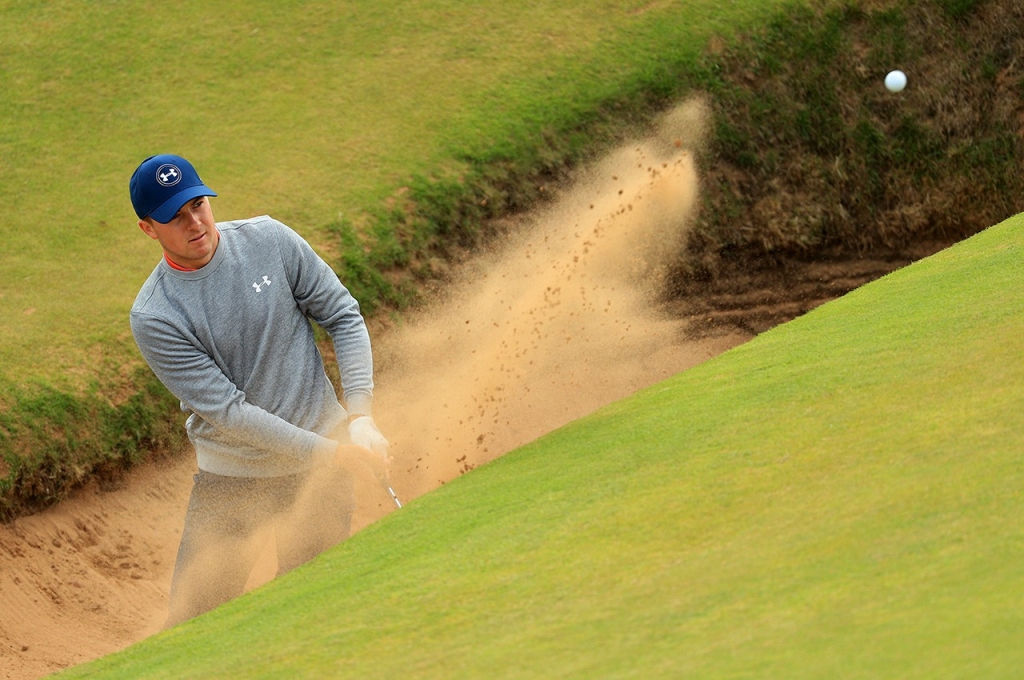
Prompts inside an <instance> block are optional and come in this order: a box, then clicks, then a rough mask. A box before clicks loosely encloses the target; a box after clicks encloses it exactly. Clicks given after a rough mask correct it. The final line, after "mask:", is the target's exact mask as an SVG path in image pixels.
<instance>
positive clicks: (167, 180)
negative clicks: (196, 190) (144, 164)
mask: <svg viewBox="0 0 1024 680" xmlns="http://www.w3.org/2000/svg"><path fill="white" fill-rule="evenodd" d="M156 181H157V182H160V184H163V185H164V186H165V187H173V186H174V185H175V184H177V183H178V182H180V181H181V170H178V168H177V167H175V166H173V165H171V164H170V163H166V164H164V165H161V166H160V167H159V168H157V169H156Z"/></svg>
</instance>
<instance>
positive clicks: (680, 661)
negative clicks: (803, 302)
mask: <svg viewBox="0 0 1024 680" xmlns="http://www.w3.org/2000/svg"><path fill="white" fill-rule="evenodd" d="M1022 282H1024V215H1021V216H1018V217H1016V218H1013V219H1011V220H1009V221H1007V222H1005V223H1003V224H1001V225H998V226H995V227H993V228H991V229H989V230H987V231H985V232H983V233H981V234H980V235H978V236H976V237H974V238H972V239H970V240H968V241H966V242H964V243H961V244H959V245H957V246H956V247H954V248H951V249H949V250H947V251H944V252H942V253H940V254H938V255H936V256H934V257H931V258H929V259H927V260H924V261H921V262H919V263H916V264H914V265H912V266H910V267H907V268H905V269H902V270H899V271H897V272H895V273H893V274H891V275H889V276H887V277H885V278H883V279H881V280H879V281H876V282H874V283H871V284H869V285H867V286H865V287H863V288H861V289H858V290H856V291H854V292H853V293H850V294H849V295H847V296H846V297H844V298H841V299H839V300H837V301H834V302H832V303H829V304H827V305H824V306H822V307H820V308H818V309H817V310H815V311H813V312H811V313H809V314H807V315H805V316H803V317H801V318H799V319H797V320H795V321H793V322H791V323H788V324H785V325H783V326H780V327H778V328H776V329H774V330H772V331H770V332H767V333H765V334H763V335H761V336H759V337H758V338H756V339H755V340H753V341H751V342H750V343H748V344H746V345H743V346H741V347H738V348H736V349H734V350H732V351H730V352H727V353H726V354H724V355H722V356H720V357H718V358H716V359H713V360H711V361H708V362H707V363H705V364H703V365H701V366H698V367H697V368H694V369H692V370H689V371H687V372H684V373H682V374H680V375H678V376H676V377H674V378H672V379H670V380H668V381H666V382H664V383H662V384H659V385H656V386H654V387H652V388H649V389H647V390H645V391H642V392H640V393H638V394H636V395H634V396H633V397H631V398H629V399H627V400H625V401H622V402H619V403H617V404H614V405H612V406H609V407H607V408H604V409H602V410H601V411H599V412H597V413H595V414H593V415H591V416H589V417H586V418H584V419H582V420H579V421H577V422H575V423H572V424H570V425H569V426H567V427H564V428H562V429H560V430H558V431H556V432H554V433H552V434H550V435H548V436H546V437H543V438H542V439H540V440H538V441H536V442H534V443H533V444H531V445H528V446H526V447H524V448H522V449H519V450H517V451H515V452H512V453H510V454H508V455H506V456H504V457H503V458H500V459H498V460H497V461H495V462H493V463H491V464H489V465H486V466H483V467H481V468H478V469H476V470H474V471H473V472H471V473H469V474H467V475H465V476H463V477H461V478H459V479H458V480H456V481H455V482H454V483H451V484H449V485H447V486H445V487H442V488H441V489H439V490H438V491H436V492H433V493H430V494H428V495H427V496H424V497H422V498H419V499H416V500H415V501H413V502H411V503H409V504H408V505H407V506H406V507H405V508H404V509H402V510H401V511H398V512H395V513H394V514H392V515H389V516H388V517H387V518H385V519H384V520H382V521H380V522H379V523H377V524H375V525H372V526H371V527H369V528H367V529H366V530H364V531H363V532H361V533H359V534H357V535H356V536H355V537H353V538H352V539H350V540H349V541H347V542H345V543H343V544H341V545H340V546H338V547H337V548H335V549H333V550H331V551H329V552H328V553H326V554H324V555H323V556H321V557H320V558H318V559H317V560H315V561H314V562H313V563H311V564H309V565H307V566H305V567H303V568H301V569H299V570H298V571H296V572H294V573H292V574H289V575H286V576H284V577H282V578H280V579H278V580H277V581H275V582H272V583H270V584H268V585H267V586H265V587H263V588H261V589H259V590H257V591H255V592H253V593H251V594H249V595H247V596H245V597H242V598H240V599H238V600H236V601H234V602H232V603H229V604H227V605H225V606H223V607H222V608H220V609H218V610H216V611H214V612H212V613H210V614H208V615H206V616H203V617H200V618H198V619H196V620H193V621H191V622H189V623H187V624H185V625H182V626H180V627H178V628H176V629H173V630H171V631H168V632H165V633H162V634H160V635H158V636H155V637H153V638H150V639H148V640H145V641H143V642H142V643H140V644H137V645H135V646H133V647H131V648H129V649H128V650H126V651H124V652H122V653H118V654H115V655H113V656H110V657H107V658H104V659H102V660H99V661H97V662H95V663H91V664H88V665H86V666H83V667H79V668H76V669H72V670H71V671H70V672H68V673H66V675H65V676H63V677H69V678H71V677H90V678H135V677H146V678H181V677H204V678H212V677H223V678H228V677H231V678H238V677H245V678H260V677H266V678H271V677H306V678H322V677H356V678H382V679H383V678H388V679H391V678H553V677H558V678H645V679H646V678H678V677H694V678H747V677H749V678H929V679H931V678H959V677H984V678H1010V677H1018V676H1019V672H1020V669H1021V668H1022V667H1024V645H1021V644H1020V641H1021V640H1020V631H1021V630H1022V629H1024V528H1022V524H1021V522H1020V518H1021V516H1022V513H1024V496H1022V494H1021V491H1020V490H1021V488H1022V486H1024V465H1022V464H1021V450H1022V448H1024V419H1022V418H1021V415H1020V404H1021V402H1022V399H1024V362H1022V360H1021V357H1022V356H1024V337H1022V334H1021V332H1020V331H1021V328H1022V327H1024V296H1022V295H1021V293H1020V291H1021V288H1022Z"/></svg>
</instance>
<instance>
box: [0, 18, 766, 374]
mask: <svg viewBox="0 0 1024 680" xmlns="http://www.w3.org/2000/svg"><path fill="white" fill-rule="evenodd" d="M782 4H783V0H758V1H757V2H742V3H740V2H726V3H722V2H718V1H715V0H687V1H686V2H683V3H665V2H654V3H645V2H640V1H639V0H636V1H633V2H626V3H622V2H611V1H610V0H586V1H584V0H568V1H567V0H559V1H557V2H556V1H554V0H538V1H536V2H531V3H525V4H524V3H500V2H465V1H463V2H455V1H453V0H449V1H444V2H425V1H422V0H420V1H415V0H412V1H407V2H389V3H378V2H368V1H363V0H354V1H351V2H345V3H333V2H325V1H315V2H302V3H298V2H279V1H276V0H275V1H274V2H258V3H246V4H244V5H243V4H238V3H231V2H223V1H221V2H213V3H210V2H202V3H200V2H195V1H194V0H189V1H186V2H179V3H173V4H156V5H154V4H152V3H143V2H119V3H109V2H103V3H83V2H74V1H72V0H58V1H56V2H46V3H43V2H10V1H7V2H0V63H2V64H3V68H2V69H0V91H2V92H3V96H2V97H0V214H2V215H3V217H2V219H0V237H2V238H3V240H4V243H5V247H4V249H3V252H2V253H0V271H3V272H4V283H3V286H2V288H0V317H2V318H3V319H4V324H3V325H2V326H0V384H2V381H7V382H8V383H17V384H24V383H25V382H26V381H30V380H31V379H32V378H40V379H43V380H45V381H47V382H49V383H52V384H54V385H56V386H57V387H59V388H62V389H71V390H74V389H80V388H82V386H83V385H87V384H89V382H90V380H91V379H93V378H95V376H96V375H97V374H99V373H101V372H102V369H101V367H100V366H98V365H97V363H96V362H95V361H94V357H95V356H96V355H97V354H104V355H108V354H109V355H113V356H114V357H115V358H116V360H117V361H118V362H129V361H135V360H137V355H136V354H135V352H134V348H133V347H132V343H131V339H130V337H129V336H128V334H127V324H126V314H127V310H128V308H129V306H130V305H131V302H132V300H133V298H134V295H135V292H136V291H137V289H138V287H139V286H140V285H141V283H142V281H143V280H144V279H145V277H146V275H147V274H148V272H149V271H150V269H151V268H152V266H153V264H154V263H155V261H156V260H157V258H158V254H157V252H158V251H157V250H155V247H154V244H153V243H152V242H150V241H149V240H148V239H146V238H145V237H144V236H142V235H141V233H139V231H138V229H137V228H136V227H135V226H134V225H135V219H136V218H135V216H134V214H133V212H132V210H131V205H130V203H129V200H128V196H127V182H128V178H129V176H130V174H131V172H132V170H133V169H134V168H135V166H136V165H137V163H138V162H139V161H140V160H141V159H142V158H143V157H144V156H146V155H147V154H150V153H153V152H160V151H170V152H176V153H180V154H182V155H186V156H187V157H189V158H190V159H191V160H193V161H194V162H195V164H196V165H197V166H198V168H199V169H200V171H201V173H202V176H203V178H204V179H205V180H206V181H207V182H208V183H209V184H211V185H212V186H213V187H214V188H215V189H216V190H217V191H218V192H219V193H220V197H219V198H218V199H217V200H216V202H215V210H216V215H217V216H218V218H219V219H229V218H239V217H246V216H249V215H253V214H262V213H271V214H273V215H275V216H276V217H278V218H280V219H282V220H284V221H286V222H288V223H289V224H292V225H293V226H294V227H295V228H297V229H298V230H299V231H301V232H302V233H304V234H306V235H307V236H308V237H309V238H310V239H311V240H312V241H313V243H314V244H315V245H316V246H317V247H318V248H319V249H320V250H321V251H322V252H324V253H325V254H326V255H328V256H330V257H336V256H337V255H338V252H337V250H338V246H339V244H338V242H337V240H336V237H335V236H334V235H333V234H332V232H331V231H330V229H329V226H330V225H331V224H334V223H337V222H338V221H339V220H350V221H352V222H353V223H355V224H356V225H357V226H361V225H362V224H363V223H364V222H365V221H366V218H367V216H368V215H372V214H375V213H376V212H379V211H380V210H382V209H385V205H386V199H387V198H388V197H390V196H392V195H394V194H395V193H396V192H397V191H399V190H400V189H401V188H402V187H405V186H408V185H409V184H410V183H411V182H414V181H415V180H416V178H418V177H419V178H425V179H429V178H430V177H433V176H437V177H443V176H445V175H446V173H456V174H458V173H459V172H461V170H462V169H463V168H464V167H465V166H464V163H465V159H467V158H480V157H482V156H487V157H489V158H495V157H504V156H507V157H511V158H516V157H517V155H519V156H522V155H524V154H526V155H529V153H528V151H529V149H534V148H536V147H537V146H538V144H539V142H538V140H539V139H540V138H541V137H542V135H543V133H544V132H545V131H547V132H551V131H554V132H558V131H560V130H564V129H566V128H570V127H572V126H574V125H577V124H579V123H580V122H581V121H583V120H585V119H587V117H588V116H593V115H594V113H595V111H596V110H597V109H598V108H599V107H600V106H601V104H602V103H604V102H605V101H607V100H608V98H609V97H613V98H614V97H620V98H621V97H623V96H627V95H629V93H630V92H633V91H640V90H643V89H644V88H645V87H647V88H649V87H651V83H652V82H654V81H655V80H656V79H657V78H658V77H661V78H664V75H665V74H666V73H671V71H672V69H673V68H675V67H676V66H678V64H679V63H680V62H681V61H683V60H685V59H688V58H692V57H693V56H694V55H696V54H697V53H699V51H700V50H701V49H703V47H704V45H705V44H706V42H707V40H708V39H709V37H710V36H712V35H715V34H720V33H722V34H731V33H732V32H734V31H735V30H738V29H739V28H742V27H744V26H750V25H752V24H753V23H754V22H756V21H757V19H758V18H759V17H763V16H765V15H766V14H767V13H768V12H770V11H773V10H775V9H777V8H778V7H780V6H782ZM658 74H661V75H660V76H659V75H658ZM580 143H581V144H582V143H583V142H580ZM519 160H523V161H527V160H529V159H528V158H519ZM534 160H536V159H534Z"/></svg>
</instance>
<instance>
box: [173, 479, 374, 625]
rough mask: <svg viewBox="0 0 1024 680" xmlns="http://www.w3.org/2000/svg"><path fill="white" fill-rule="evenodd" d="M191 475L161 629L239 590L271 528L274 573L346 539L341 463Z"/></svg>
mask: <svg viewBox="0 0 1024 680" xmlns="http://www.w3.org/2000/svg"><path fill="white" fill-rule="evenodd" d="M193 479H194V481H195V483H194V485H193V487H192V495H191V496H190V497H189V501H188V511H187V512H186V514H185V529H184V531H183V533H182V536H181V545H180V546H179V547H178V558H177V561H176V562H175V565H174V576H173V577H172V580H171V594H170V602H169V605H168V618H167V623H166V624H165V627H166V628H170V627H171V626H173V625H176V624H178V623H181V622H182V621H185V620H187V619H190V618H192V617H194V616H198V615H199V614H202V613H203V612H205V611H208V610H210V609H213V608H214V607H216V606H218V605H220V604H223V603H224V602H227V601H228V600H230V599H233V598H235V597H238V596H239V595H241V594H242V591H243V590H244V588H245V584H246V582H247V581H248V580H249V575H250V572H251V571H252V568H253V566H255V564H256V561H257V560H258V559H259V556H260V553H261V552H262V550H263V548H264V547H265V546H266V544H267V541H268V540H269V539H270V535H271V531H272V532H273V535H274V538H275V540H276V544H277V564H278V571H277V573H278V575H280V574H283V573H284V572H286V571H289V570H291V569H294V568H295V567H297V566H299V565H300V564H303V563H304V562H308V561H309V560H311V559H312V558H313V557H315V556H316V555H318V554H320V553H321V552H323V551H324V550H326V549H327V548H329V547H331V546H333V545H335V544H337V543H339V542H340V541H343V540H344V539H346V538H348V535H349V531H350V527H351V521H352V508H353V505H354V500H353V490H352V488H353V487H352V477H351V475H350V474H349V473H348V472H347V471H345V470H344V469H342V468H340V467H337V466H333V465H332V466H325V467H320V468H316V469H315V470H313V471H312V472H310V473H308V474H302V475H289V476H285V477H265V478H261V477H224V476H221V475H215V474H212V473H209V472H204V471H202V470H200V471H199V474H197V475H195V476H194V477H193Z"/></svg>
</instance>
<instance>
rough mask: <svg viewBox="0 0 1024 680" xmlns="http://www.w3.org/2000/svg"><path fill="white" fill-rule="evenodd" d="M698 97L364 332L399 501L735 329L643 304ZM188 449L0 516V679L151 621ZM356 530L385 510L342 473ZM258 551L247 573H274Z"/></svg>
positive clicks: (170, 553)
mask: <svg viewBox="0 0 1024 680" xmlns="http://www.w3.org/2000/svg"><path fill="white" fill-rule="evenodd" d="M703 121H704V115H703V110H702V108H701V106H700V104H699V103H692V102H691V103H689V104H686V105H684V106H682V107H680V108H679V109H677V110H675V111H673V112H672V113H671V114H669V115H668V116H666V117H665V119H664V121H663V124H662V126H661V129H660V131H659V133H658V134H657V135H655V136H653V137H652V138H651V139H649V140H647V141H644V142H642V143H637V144H631V145H627V146H626V147H624V148H622V149H620V150H618V151H616V152H615V153H613V154H611V155H610V156H609V157H608V158H607V159H606V160H604V161H603V162H602V163H600V164H598V165H597V166H595V167H594V168H592V169H590V170H588V171H587V172H585V173H584V174H582V175H581V177H580V178H579V180H578V182H577V183H576V185H575V186H574V187H573V188H571V189H566V190H565V192H564V195H563V196H561V197H560V198H558V199H557V200H556V201H555V202H554V203H553V204H552V205H551V206H550V207H549V208H547V209H546V210H544V211H543V212H542V213H540V214H538V215H535V216H530V217H524V218H523V219H522V228H521V229H517V230H516V235H515V236H513V237H512V238H510V239H509V240H508V241H507V242H506V243H504V244H502V245H501V247H499V248H497V249H495V251H494V252H492V253H490V254H487V255H484V256H481V257H480V258H479V259H477V260H475V261H474V262H473V263H471V264H470V265H468V266H466V267H465V268H464V270H463V271H461V272H460V273H459V275H458V278H457V281H456V282H455V283H454V285H453V286H451V287H450V288H449V289H447V290H446V292H445V295H444V298H443V299H440V300H438V301H436V303H435V304H432V305H430V307H429V309H426V310H424V311H423V312H421V313H420V314H418V315H416V316H415V317H414V318H412V319H410V320H408V321H407V322H406V323H405V324H404V325H403V326H402V327H400V328H398V329H394V330H393V331H390V332H388V333H387V334H386V336H385V337H376V338H374V342H375V351H376V353H377V356H378V357H379V359H378V389H377V405H376V406H375V409H376V414H377V420H378V422H379V424H380V426H381V429H382V430H383V431H384V433H385V434H386V435H387V436H388V437H389V438H390V439H391V441H392V444H393V454H394V457H395V460H396V464H395V469H394V475H393V483H394V488H395V490H396V492H397V493H398V495H399V497H400V498H401V499H402V500H403V501H406V502H408V501H410V500H412V499H414V498H415V497H417V496H420V495H422V494H423V493H426V492H428V491H430V490H431V489H434V488H436V487H437V486H439V485H441V484H444V483H445V482H447V481H450V480H452V479H454V478H455V477H457V476H459V475H460V474H464V473H465V472H467V471H469V470H471V469H473V468H474V467H476V466H478V465H481V464H483V463H486V462H488V461H490V460H493V459H494V458H495V457H497V456H500V455H501V454H503V453H505V452H507V451H509V450H511V449H513V448H515V447H516V446H519V445H521V444H523V443H525V442H528V441H531V440H533V439H535V438H537V437H538V436H540V435H543V434H545V433H546V432H549V431H551V430H553V429H555V428H557V427H559V426H561V425H564V424H565V423H568V422H570V421H572V420H574V419H576V418H578V417H580V416H582V415H585V414H587V413H590V412H592V411H593V410H595V409H596V408H598V407H600V406H602V405H604V404H607V403H610V402H612V401H614V400H617V399H620V398H622V397H624V396H627V395H629V394H631V393H632V392H634V391H636V390H637V389H640V388H642V387H645V386H648V385H650V384H653V383H654V382H657V381H659V380H662V379H664V378H666V377H668V376H670V375H672V374H674V373H676V372H678V371H681V370H683V369H686V368H688V367H690V366H693V365H695V364H697V363H699V362H701V361H704V360H705V359H708V358H709V357H711V356H714V355H716V354H718V353H720V352H722V351H724V350H725V349H728V348H729V347H732V346H734V345H736V344H738V343H740V342H743V341H745V340H746V339H748V336H746V335H743V334H739V333H736V334H732V335H727V336H720V337H716V338H708V339H704V340H700V341H688V340H685V339H684V336H683V333H682V330H683V329H682V322H681V321H679V320H677V319H676V320H674V319H671V318H666V317H665V316H663V315H661V314H659V313H658V312H657V310H656V306H655V305H654V303H653V300H654V298H655V293H656V291H657V290H658V286H659V284H660V278H661V275H662V269H663V267H664V266H665V264H666V263H667V262H668V261H669V260H670V259H671V258H672V257H673V256H674V255H675V254H676V253H677V252H678V248H680V247H681V245H682V244H683V242H684V238H685V234H686V230H687V228H688V226H689V225H690V223H691V219H692V216H693V211H694V210H695V208H696V206H697V199H698V184H699V183H698V177H697V171H696V168H695V165H694V159H693V156H692V155H691V153H690V151H689V150H690V149H693V148H695V145H696V144H698V143H699V139H700V137H701V135H702V134H703V125H704V123H703ZM193 471H194V462H193V461H192V457H191V455H190V454H189V455H183V456H181V457H180V458H178V459H175V460H173V461H164V462H162V463H150V464H147V465H145V466H142V467H141V468H140V469H139V470H138V471H136V472H135V473H134V474H133V475H132V477H131V479H129V480H128V481H127V483H126V484H125V486H124V488H122V489H120V490H117V491H113V492H111V491H101V490H99V489H98V488H96V487H90V488H89V489H86V490H84V491H82V492H81V493H79V494H77V495H76V497H75V498H73V499H71V500H69V501H67V502H66V503H64V504H62V505H61V506H60V507H58V508H54V509H53V510H50V511H48V512H46V513H42V514H40V515H38V516H35V517H28V518H24V519H21V520H18V521H16V522H14V523H13V524H11V525H7V526H0V677H3V678H35V677H39V676H41V675H44V674H46V673H49V672H52V671H54V670H57V669H59V668H62V667H65V666H68V665H71V664H75V663H80V662H83V661H86V660H89V659H92V658H96V657H98V656H101V655H104V654H107V653H110V652H112V651H115V650H117V649H120V648H123V647H125V646H127V645H129V644H131V643H133V642H135V641H138V640H140V639H142V638H144V637H146V636H147V635H150V634H152V633H153V632H155V631H156V630H158V629H159V627H160V625H161V624H162V622H163V620H164V616H165V615H166V603H167V592H168V589H169V586H170V576H171V569H172V567H173V561H174V555H175V552H176V550H177V545H178V540H179V538H180V535H181V524H182V520H183V518H184V512H185V507H186V505H187V502H188V494H189V491H190V488H191V481H192V480H191V474H192V472H193ZM356 484H357V508H356V514H355V517H354V518H353V529H354V530H359V529H360V528H362V527H364V526H366V525H367V524H368V523H370V522H373V521H375V520H376V519H378V518H380V517H382V516H383V515H384V514H386V513H388V512H391V511H393V510H394V506H393V505H392V504H391V501H390V499H389V498H388V497H387V496H386V495H385V494H384V492H383V491H382V489H381V488H380V487H379V486H378V485H377V484H376V482H375V481H374V480H373V478H372V476H371V475H369V473H364V474H362V475H357V479H356ZM275 569H276V563H275V558H274V557H273V551H272V550H267V551H266V553H265V558H264V559H263V560H262V561H261V562H260V563H259V564H258V565H257V568H256V569H255V570H254V572H253V576H252V578H251V579H250V583H249V587H250V588H251V587H255V586H257V585H259V584H260V583H262V582H264V581H266V580H267V579H268V578H270V576H271V575H272V574H273V573H274V572H275Z"/></svg>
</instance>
